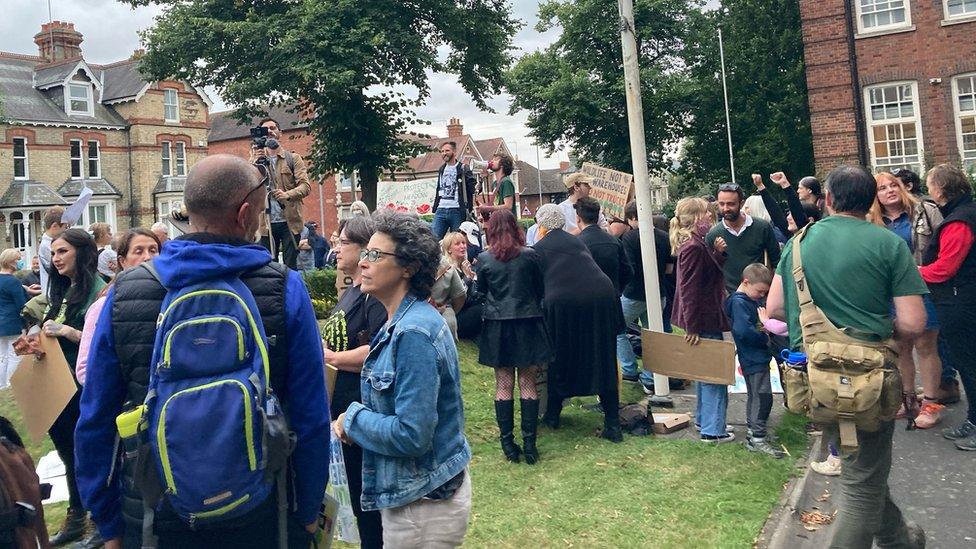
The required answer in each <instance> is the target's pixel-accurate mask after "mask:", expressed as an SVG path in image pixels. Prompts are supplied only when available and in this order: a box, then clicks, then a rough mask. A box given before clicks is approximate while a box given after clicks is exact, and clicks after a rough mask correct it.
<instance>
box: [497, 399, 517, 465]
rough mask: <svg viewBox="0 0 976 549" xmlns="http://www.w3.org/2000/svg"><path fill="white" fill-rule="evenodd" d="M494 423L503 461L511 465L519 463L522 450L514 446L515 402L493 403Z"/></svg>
mask: <svg viewBox="0 0 976 549" xmlns="http://www.w3.org/2000/svg"><path fill="white" fill-rule="evenodd" d="M495 421H497V422H498V432H499V433H500V437H499V438H500V439H501V442H502V452H504V453H505V459H507V460H508V461H511V462H513V463H518V462H519V455H520V454H521V453H522V449H521V448H519V447H518V444H515V434H513V433H512V431H514V430H515V401H514V400H496V401H495Z"/></svg>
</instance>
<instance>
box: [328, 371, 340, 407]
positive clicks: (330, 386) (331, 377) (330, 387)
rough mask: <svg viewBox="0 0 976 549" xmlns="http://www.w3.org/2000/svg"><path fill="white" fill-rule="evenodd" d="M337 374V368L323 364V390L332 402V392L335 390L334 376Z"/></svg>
mask: <svg viewBox="0 0 976 549" xmlns="http://www.w3.org/2000/svg"><path fill="white" fill-rule="evenodd" d="M338 375H339V370H338V369H337V368H336V367H335V366H333V365H331V364H326V365H325V391H326V393H328V395H329V402H332V393H334V392H335V383H336V377H338Z"/></svg>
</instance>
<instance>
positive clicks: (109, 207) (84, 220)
mask: <svg viewBox="0 0 976 549" xmlns="http://www.w3.org/2000/svg"><path fill="white" fill-rule="evenodd" d="M101 207H104V208H105V221H104V223H108V224H109V226H110V227H112V234H115V232H116V231H115V227H116V219H115V199H112V198H104V199H99V198H92V200H91V201H90V202H89V203H88V205H87V206H85V209H84V210H83V211H82V212H81V217H80V218H79V219H78V221H77V223H75V227H77V228H80V229H85V230H88V227H91V224H92V223H95V222H96V221H98V220H97V219H93V216H92V208H101Z"/></svg>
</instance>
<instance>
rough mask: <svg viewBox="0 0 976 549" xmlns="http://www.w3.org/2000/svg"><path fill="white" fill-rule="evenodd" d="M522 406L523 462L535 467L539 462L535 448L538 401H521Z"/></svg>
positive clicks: (524, 399)
mask: <svg viewBox="0 0 976 549" xmlns="http://www.w3.org/2000/svg"><path fill="white" fill-rule="evenodd" d="M520 402H521V404H522V448H523V450H524V451H525V462H526V463H528V464H529V465H535V462H537V461H539V450H538V449H536V447H535V434H536V427H537V426H538V424H539V399H535V398H533V399H527V398H523V399H521V401H520Z"/></svg>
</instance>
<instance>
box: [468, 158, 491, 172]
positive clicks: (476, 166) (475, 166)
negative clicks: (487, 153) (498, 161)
mask: <svg viewBox="0 0 976 549" xmlns="http://www.w3.org/2000/svg"><path fill="white" fill-rule="evenodd" d="M489 164H491V163H490V162H485V161H484V160H475V159H473V158H472V159H471V163H469V164H468V167H469V168H471V171H473V172H480V171H481V170H487V169H488V166H489Z"/></svg>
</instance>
